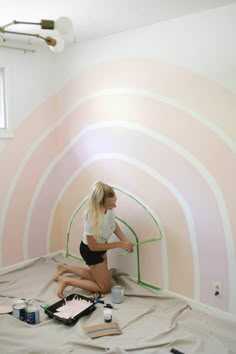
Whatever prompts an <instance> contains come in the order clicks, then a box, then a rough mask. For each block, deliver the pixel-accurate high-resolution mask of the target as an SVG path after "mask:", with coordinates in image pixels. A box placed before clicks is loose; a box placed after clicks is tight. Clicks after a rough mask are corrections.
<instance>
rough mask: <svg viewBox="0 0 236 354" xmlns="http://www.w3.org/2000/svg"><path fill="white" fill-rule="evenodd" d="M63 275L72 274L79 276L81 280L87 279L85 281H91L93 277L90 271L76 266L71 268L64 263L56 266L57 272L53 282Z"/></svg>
mask: <svg viewBox="0 0 236 354" xmlns="http://www.w3.org/2000/svg"><path fill="white" fill-rule="evenodd" d="M64 273H73V274H77V275H79V276H80V277H81V278H84V279H87V280H92V281H94V279H93V276H92V273H91V270H90V269H88V268H83V267H77V266H71V265H68V264H65V263H60V264H58V266H57V272H56V274H55V276H54V280H56V281H57V280H58V278H59V277H60V276H61V275H63V274H64Z"/></svg>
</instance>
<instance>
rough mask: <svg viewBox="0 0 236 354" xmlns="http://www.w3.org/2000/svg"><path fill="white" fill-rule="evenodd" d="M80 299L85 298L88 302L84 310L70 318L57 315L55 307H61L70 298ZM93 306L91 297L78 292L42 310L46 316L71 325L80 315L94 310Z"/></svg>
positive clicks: (70, 299)
mask: <svg viewBox="0 0 236 354" xmlns="http://www.w3.org/2000/svg"><path fill="white" fill-rule="evenodd" d="M80 299H81V300H86V301H87V302H88V303H89V306H88V307H87V308H86V309H85V310H83V311H81V312H79V313H78V314H76V315H75V316H73V317H70V318H63V317H60V316H58V314H59V312H58V311H57V309H59V308H60V307H62V306H63V305H65V304H66V303H69V302H70V301H72V300H80ZM95 308H96V307H95V304H94V301H93V299H90V298H87V297H85V296H82V295H79V294H70V295H68V296H67V297H66V298H64V299H62V300H60V301H58V302H56V303H55V304H53V305H50V306H49V307H47V308H46V309H45V310H44V312H45V313H46V314H47V315H48V317H50V318H55V319H56V320H58V321H61V322H63V323H64V324H65V325H67V326H71V325H74V324H75V323H76V322H77V321H78V320H79V319H80V318H81V317H82V316H85V315H89V314H90V313H91V312H92V311H94V310H95Z"/></svg>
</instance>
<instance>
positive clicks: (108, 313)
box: [103, 309, 112, 323]
mask: <svg viewBox="0 0 236 354" xmlns="http://www.w3.org/2000/svg"><path fill="white" fill-rule="evenodd" d="M103 316H104V322H106V323H109V322H111V321H112V310H110V309H105V310H104V311H103Z"/></svg>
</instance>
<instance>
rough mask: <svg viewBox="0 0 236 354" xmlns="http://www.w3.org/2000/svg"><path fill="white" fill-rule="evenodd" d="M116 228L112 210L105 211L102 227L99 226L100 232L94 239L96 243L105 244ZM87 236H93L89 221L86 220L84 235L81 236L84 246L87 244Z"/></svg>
mask: <svg viewBox="0 0 236 354" xmlns="http://www.w3.org/2000/svg"><path fill="white" fill-rule="evenodd" d="M115 227H116V222H115V213H114V211H113V210H107V212H106V214H104V218H103V222H102V226H101V232H100V234H99V235H97V237H96V241H97V242H98V243H106V242H107V241H108V239H109V238H110V237H111V235H112V234H113V232H114V231H115ZM87 235H93V236H94V232H93V228H92V225H91V223H90V222H89V219H87V220H86V221H85V223H84V235H83V243H85V244H86V245H87V244H88V242H87Z"/></svg>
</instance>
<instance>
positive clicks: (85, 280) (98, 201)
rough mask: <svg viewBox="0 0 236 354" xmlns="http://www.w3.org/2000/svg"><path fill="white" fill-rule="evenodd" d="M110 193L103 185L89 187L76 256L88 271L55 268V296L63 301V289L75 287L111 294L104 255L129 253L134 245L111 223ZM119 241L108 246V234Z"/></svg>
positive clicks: (112, 201) (113, 201) (62, 266)
mask: <svg viewBox="0 0 236 354" xmlns="http://www.w3.org/2000/svg"><path fill="white" fill-rule="evenodd" d="M116 200H117V198H116V194H115V192H114V189H113V188H112V187H110V186H109V185H107V184H105V183H103V182H100V181H99V182H96V183H95V184H94V185H93V188H92V191H91V194H90V196H89V200H88V208H87V210H86V212H85V223H84V234H83V240H82V241H81V243H80V254H81V256H82V257H83V259H84V261H85V262H86V264H87V265H88V267H89V268H82V267H76V266H70V265H67V264H59V265H58V267H57V273H56V275H55V278H54V279H55V280H57V281H58V293H57V294H58V296H59V297H60V298H63V297H64V295H63V291H64V289H65V288H66V287H67V286H75V287H78V288H81V289H83V290H86V291H89V292H93V293H96V292H100V293H104V294H105V293H108V292H110V290H111V282H110V275H109V271H108V267H107V254H106V252H107V251H108V250H110V249H113V248H123V249H124V250H125V251H128V252H133V247H134V245H133V244H132V243H131V242H130V241H128V240H127V238H126V237H125V235H124V234H123V232H122V231H121V229H120V227H119V225H118V224H117V222H116V221H115V213H114V211H113V209H114V208H115V207H116ZM113 233H114V234H115V235H116V236H117V237H118V239H119V241H117V242H110V243H108V240H109V238H110V237H111V235H112V234H113ZM64 273H74V274H76V275H79V276H80V278H71V277H66V276H64V275H63V274H64Z"/></svg>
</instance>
